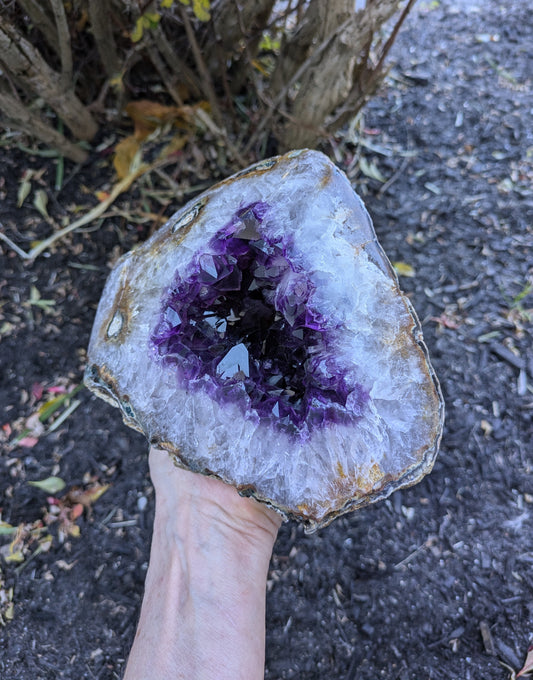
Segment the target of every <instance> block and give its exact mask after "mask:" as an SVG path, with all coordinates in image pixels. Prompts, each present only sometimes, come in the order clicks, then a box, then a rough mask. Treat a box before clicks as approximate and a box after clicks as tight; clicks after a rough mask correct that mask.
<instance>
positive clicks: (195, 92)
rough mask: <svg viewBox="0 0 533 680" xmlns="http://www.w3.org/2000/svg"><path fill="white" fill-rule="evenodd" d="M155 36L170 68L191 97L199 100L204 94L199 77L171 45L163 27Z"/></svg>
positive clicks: (157, 29)
mask: <svg viewBox="0 0 533 680" xmlns="http://www.w3.org/2000/svg"><path fill="white" fill-rule="evenodd" d="M154 35H155V41H156V44H157V47H158V49H159V51H160V52H161V54H162V56H163V58H164V60H165V61H166V63H167V66H168V68H169V69H170V70H171V71H172V73H173V74H174V76H175V77H176V78H177V79H179V81H180V82H182V83H184V85H185V86H186V87H187V89H188V90H189V93H190V95H191V97H192V98H193V99H199V98H200V97H201V94H202V88H201V85H199V84H198V77H197V76H196V74H195V73H194V72H193V71H192V69H190V68H189V67H188V66H187V64H186V63H185V62H184V61H183V60H182V59H181V58H180V57H179V55H178V54H177V53H176V51H175V50H174V48H173V47H172V45H171V44H170V43H169V41H168V38H167V36H166V35H165V31H164V30H163V28H162V26H161V25H159V26H158V27H157V28H156V29H155V31H154Z"/></svg>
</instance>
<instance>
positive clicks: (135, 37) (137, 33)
mask: <svg viewBox="0 0 533 680" xmlns="http://www.w3.org/2000/svg"><path fill="white" fill-rule="evenodd" d="M143 31H144V17H139V18H138V19H137V21H136V22H135V28H134V29H133V31H132V32H131V35H130V38H131V42H134V43H137V42H139V40H140V39H141V38H142V37H143Z"/></svg>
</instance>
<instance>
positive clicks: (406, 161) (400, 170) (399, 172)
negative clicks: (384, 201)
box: [377, 158, 411, 198]
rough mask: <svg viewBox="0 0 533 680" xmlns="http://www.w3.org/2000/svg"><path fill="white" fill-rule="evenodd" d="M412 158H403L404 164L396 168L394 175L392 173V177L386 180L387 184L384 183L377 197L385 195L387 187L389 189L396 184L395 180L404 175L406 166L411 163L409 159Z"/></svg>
mask: <svg viewBox="0 0 533 680" xmlns="http://www.w3.org/2000/svg"><path fill="white" fill-rule="evenodd" d="M410 160H411V159H410V158H404V159H403V162H402V164H401V165H400V167H399V168H398V170H396V172H395V173H394V175H392V177H390V178H389V179H388V180H387V181H386V182H385V184H383V185H382V186H381V187H380V190H379V191H378V193H377V197H378V198H381V197H382V196H383V194H384V193H385V192H386V191H387V189H389V188H390V187H391V186H392V185H393V184H394V182H396V180H397V179H398V178H399V177H401V175H403V172H404V170H405V168H406V167H407V166H408V165H409V161H410Z"/></svg>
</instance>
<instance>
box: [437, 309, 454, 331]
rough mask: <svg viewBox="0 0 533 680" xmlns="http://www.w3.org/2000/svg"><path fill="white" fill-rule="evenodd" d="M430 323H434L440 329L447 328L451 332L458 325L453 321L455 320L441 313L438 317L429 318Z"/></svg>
mask: <svg viewBox="0 0 533 680" xmlns="http://www.w3.org/2000/svg"><path fill="white" fill-rule="evenodd" d="M430 321H434V322H435V323H437V324H438V325H439V326H440V327H441V328H449V329H450V330H453V331H455V330H457V329H458V328H459V324H458V323H457V321H455V319H452V318H451V317H449V316H448V315H447V314H444V313H442V314H441V315H440V316H432V317H430Z"/></svg>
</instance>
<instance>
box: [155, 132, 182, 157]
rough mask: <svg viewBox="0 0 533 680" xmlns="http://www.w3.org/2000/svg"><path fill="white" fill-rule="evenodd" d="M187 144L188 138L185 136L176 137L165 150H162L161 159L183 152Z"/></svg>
mask: <svg viewBox="0 0 533 680" xmlns="http://www.w3.org/2000/svg"><path fill="white" fill-rule="evenodd" d="M186 143H187V137H185V136H184V135H174V137H172V139H171V140H170V142H169V143H168V144H167V145H166V146H165V147H164V148H163V149H161V153H160V154H159V158H167V157H168V156H171V155H172V154H173V153H176V152H178V151H181V149H183V147H184V146H185V144H186Z"/></svg>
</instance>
